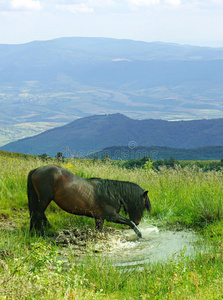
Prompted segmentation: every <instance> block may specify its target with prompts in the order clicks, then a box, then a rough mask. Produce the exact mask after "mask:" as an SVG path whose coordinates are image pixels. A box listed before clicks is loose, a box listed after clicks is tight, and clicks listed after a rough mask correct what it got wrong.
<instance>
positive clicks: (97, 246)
mask: <svg viewBox="0 0 223 300" xmlns="http://www.w3.org/2000/svg"><path fill="white" fill-rule="evenodd" d="M112 237H113V238H114V237H115V238H121V237H122V238H123V235H122V233H121V231H119V230H116V229H113V228H105V229H103V231H102V232H100V231H98V230H95V229H86V230H79V229H77V228H74V229H72V230H61V231H58V232H56V234H55V236H54V238H53V241H54V242H55V243H56V244H57V245H62V246H64V247H69V248H75V249H76V250H79V254H80V253H81V254H82V253H83V252H86V251H93V252H94V253H96V252H102V251H105V250H109V247H110V242H109V241H111V238H112ZM113 238H112V239H113ZM76 255H77V252H76Z"/></svg>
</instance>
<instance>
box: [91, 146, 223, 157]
mask: <svg viewBox="0 0 223 300" xmlns="http://www.w3.org/2000/svg"><path fill="white" fill-rule="evenodd" d="M105 157H109V158H111V159H113V160H131V159H141V158H143V157H150V158H151V159H152V160H160V159H169V158H171V157H172V158H174V159H176V160H221V159H222V158H223V146H206V147H199V148H193V149H182V148H170V147H159V146H150V147H135V148H133V149H131V148H129V147H128V146H116V147H107V148H105V149H103V150H101V151H97V152H95V153H92V154H90V155H88V158H98V159H103V158H105Z"/></svg>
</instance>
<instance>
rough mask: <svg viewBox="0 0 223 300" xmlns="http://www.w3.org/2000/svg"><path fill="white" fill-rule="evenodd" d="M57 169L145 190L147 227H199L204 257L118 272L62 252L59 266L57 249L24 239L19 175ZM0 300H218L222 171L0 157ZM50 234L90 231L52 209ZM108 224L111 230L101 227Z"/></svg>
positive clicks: (101, 261) (98, 260)
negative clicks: (205, 244)
mask: <svg viewBox="0 0 223 300" xmlns="http://www.w3.org/2000/svg"><path fill="white" fill-rule="evenodd" d="M46 163H47V164H52V163H56V164H60V165H61V166H62V167H64V168H66V169H67V170H69V171H71V172H73V173H75V174H77V175H79V176H82V177H84V178H89V177H102V178H110V179H117V180H126V181H132V182H135V183H137V184H139V185H140V186H141V187H142V188H143V189H145V190H149V197H150V200H151V203H152V215H151V216H149V215H145V218H148V219H149V220H151V222H152V223H155V224H160V225H162V226H165V225H167V224H168V225H173V226H174V225H179V224H180V225H181V226H183V227H193V228H202V232H203V234H205V236H206V237H208V239H209V240H210V241H211V249H212V251H211V253H207V252H204V253H202V252H199V251H198V253H197V255H196V256H195V257H193V258H188V257H184V253H181V254H180V255H179V257H178V259H177V260H170V261H168V262H166V263H158V262H157V264H154V263H153V264H148V265H147V266H146V267H145V268H143V269H138V268H133V269H132V268H131V269H128V268H127V269H120V268H117V267H114V266H113V265H112V264H110V263H109V262H108V261H106V260H105V258H103V257H102V256H98V257H92V256H91V257H89V256H88V255H87V254H86V257H85V258H84V261H85V263H83V264H81V263H80V261H79V260H78V258H76V257H75V252H74V251H70V254H69V261H70V265H68V266H66V264H64V262H63V261H61V259H60V257H59V254H58V250H59V248H58V246H56V245H54V244H53V243H52V242H50V241H49V240H48V239H45V240H43V239H42V238H40V237H35V236H34V237H31V236H30V235H29V232H28V227H29V214H28V204H27V196H26V182H27V175H28V173H29V171H30V170H31V169H34V168H37V167H39V166H41V165H44V164H46ZM0 168H1V173H0V235H1V239H0V299H134V300H135V299H221V298H222V296H223V288H222V286H223V284H222V283H223V282H222V281H223V277H222V274H223V255H222V254H223V251H222V250H223V242H222V236H223V230H222V228H223V226H222V225H223V223H222V215H223V180H222V179H223V174H222V173H221V172H216V171H210V172H202V171H201V170H197V169H196V168H189V167H188V168H186V167H185V168H183V169H181V168H180V167H178V168H176V169H167V168H163V169H161V170H160V171H159V172H156V171H152V170H140V169H132V170H126V169H123V168H120V167H119V166H118V165H115V164H113V163H112V162H103V163H102V162H101V161H96V162H93V161H90V160H67V161H65V162H58V161H56V160H55V161H53V160H52V161H48V162H43V161H42V160H41V159H38V158H29V157H19V158H18V157H13V156H12V157H7V155H6V156H0ZM47 216H48V218H49V220H50V222H51V223H52V225H53V229H52V230H53V231H54V232H55V231H56V230H59V229H63V228H66V227H67V226H69V225H70V224H72V225H73V226H76V227H79V228H83V227H85V226H86V224H87V225H88V226H92V227H94V222H93V220H91V219H90V218H86V217H78V216H72V215H69V214H67V213H65V212H63V211H62V210H61V209H59V208H58V207H57V206H56V205H54V204H52V205H50V207H49V208H48V209H47ZM109 226H116V225H115V224H111V223H110V224H109Z"/></svg>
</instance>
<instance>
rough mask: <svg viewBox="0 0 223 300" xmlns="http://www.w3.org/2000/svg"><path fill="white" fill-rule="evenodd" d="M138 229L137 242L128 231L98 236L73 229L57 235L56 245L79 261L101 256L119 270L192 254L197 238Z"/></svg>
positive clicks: (146, 227)
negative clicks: (118, 267)
mask: <svg viewBox="0 0 223 300" xmlns="http://www.w3.org/2000/svg"><path fill="white" fill-rule="evenodd" d="M138 228H139V230H140V231H141V233H142V236H143V238H141V239H140V238H138V236H137V235H136V234H135V232H134V231H133V230H131V229H126V230H122V231H121V230H115V229H111V228H107V229H104V231H103V232H102V233H98V232H97V231H95V230H90V229H89V230H86V231H84V232H79V231H77V230H76V229H75V230H73V231H72V230H71V231H64V232H62V233H61V232H60V233H59V234H58V236H57V238H56V242H57V243H59V244H60V243H62V244H63V245H64V246H65V248H69V250H70V251H72V253H73V255H76V256H78V257H80V258H81V257H83V256H84V254H85V253H88V255H92V256H95V255H103V256H104V257H106V258H107V259H108V260H109V261H111V262H112V263H113V264H114V265H116V266H123V267H124V266H134V265H142V264H145V263H149V262H158V261H165V260H167V259H170V258H174V257H175V258H177V257H180V256H181V255H182V254H183V255H184V256H191V255H193V254H194V253H195V248H194V242H195V241H196V240H197V237H196V235H195V234H194V233H192V232H186V231H178V232H173V231H160V230H159V229H158V228H157V227H154V226H151V225H148V224H147V223H142V224H141V225H139V226H138ZM65 252H66V251H65ZM65 252H63V253H65ZM61 254H62V253H61Z"/></svg>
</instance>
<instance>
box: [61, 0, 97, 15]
mask: <svg viewBox="0 0 223 300" xmlns="http://www.w3.org/2000/svg"><path fill="white" fill-rule="evenodd" d="M56 9H57V10H59V11H62V12H71V13H74V14H75V13H93V12H94V9H93V8H91V7H88V6H87V5H86V4H84V3H81V4H67V5H66V4H65V5H64V4H57V5H56Z"/></svg>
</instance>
